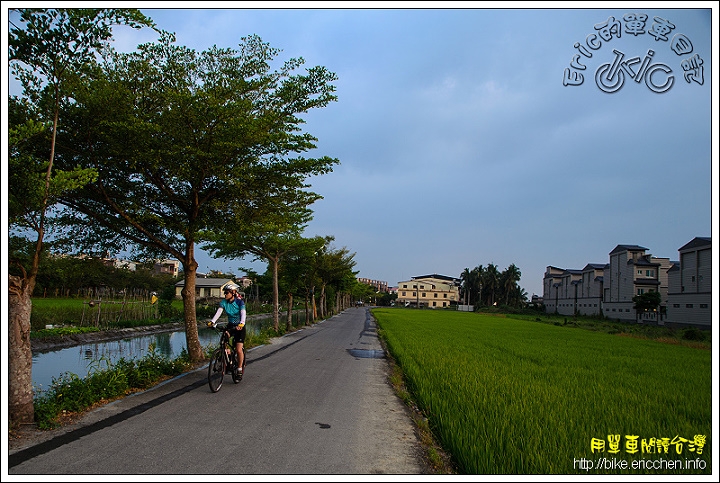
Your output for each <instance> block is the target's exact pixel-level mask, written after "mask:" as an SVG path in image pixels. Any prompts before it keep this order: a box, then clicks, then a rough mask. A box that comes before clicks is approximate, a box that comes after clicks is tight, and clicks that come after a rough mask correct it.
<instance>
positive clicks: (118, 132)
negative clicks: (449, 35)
mask: <svg viewBox="0 0 720 483" xmlns="http://www.w3.org/2000/svg"><path fill="white" fill-rule="evenodd" d="M279 52H280V51H279V50H277V49H274V48H272V47H270V46H269V45H268V44H267V43H265V42H263V41H262V40H261V39H260V38H259V37H258V36H254V35H253V36H249V37H243V38H242V39H241V43H240V45H239V48H238V49H230V48H218V47H217V46H213V47H211V48H209V49H208V50H205V51H203V52H197V51H195V50H193V49H189V48H187V47H183V46H178V45H176V44H175V43H174V36H173V35H172V34H170V33H168V32H163V33H162V35H161V36H160V39H159V41H157V42H151V43H147V44H143V45H140V46H138V49H137V51H135V52H131V53H118V52H115V51H112V50H108V51H106V52H105V54H104V56H103V58H102V61H101V62H99V63H98V65H97V72H96V75H95V77H94V78H93V79H92V81H90V82H87V83H83V84H78V85H76V86H75V90H74V92H73V94H74V99H75V102H74V103H73V104H71V105H68V106H65V110H64V115H65V117H66V118H67V119H68V120H69V122H67V123H66V124H65V129H64V130H63V131H62V132H60V133H58V150H57V157H58V161H57V162H58V164H59V165H61V166H63V167H66V166H80V167H83V168H92V169H94V170H96V171H97V173H98V178H97V180H96V181H94V182H92V183H89V184H87V185H86V186H84V187H83V188H82V189H81V190H79V191H77V192H75V193H73V195H72V196H64V197H60V203H61V204H62V205H64V206H65V207H66V208H67V211H66V216H65V218H64V222H65V223H66V224H67V225H68V226H70V227H72V230H73V235H74V237H73V240H75V241H77V242H79V243H80V244H81V245H82V246H83V247H88V246H93V247H95V248H96V249H97V248H102V249H103V250H104V249H111V250H113V251H114V250H118V249H122V248H125V247H126V246H128V245H129V246H132V247H135V248H137V250H139V251H142V252H144V253H145V254H146V255H150V254H153V253H155V254H158V255H161V256H164V257H173V258H176V259H178V260H179V261H180V262H181V263H182V265H183V273H184V276H185V288H184V290H183V300H184V307H185V308H184V310H185V322H186V333H187V334H188V352H189V354H190V357H191V358H193V359H198V358H200V357H202V353H201V348H200V345H199V342H198V339H197V324H196V320H195V275H196V270H197V262H196V260H195V249H196V245H197V244H198V243H202V242H205V241H209V240H210V239H211V234H217V233H222V232H224V231H225V230H229V229H233V228H234V227H237V226H238V225H237V224H232V223H228V222H229V221H230V220H232V219H236V218H239V219H244V220H246V221H248V220H249V221H251V222H253V223H254V222H258V223H263V221H262V220H264V219H265V217H268V216H270V214H272V213H277V212H278V210H290V211H291V212H292V213H296V214H297V213H303V210H305V209H306V207H307V206H308V205H309V204H310V203H312V202H313V201H314V200H315V199H317V198H318V195H317V194H315V193H312V192H311V191H309V190H308V189H307V188H308V186H307V185H306V183H305V180H306V178H308V177H310V176H317V175H321V174H324V173H327V172H329V171H331V170H332V166H333V165H334V164H336V163H337V162H338V161H337V160H336V159H333V158H329V157H319V158H306V157H303V156H300V155H299V154H300V153H303V152H305V151H309V150H311V149H314V148H315V144H314V143H315V141H316V139H315V138H314V137H313V136H312V135H310V134H309V133H306V132H303V130H302V125H303V124H304V121H303V119H302V118H301V115H302V114H303V113H306V112H307V111H309V110H310V109H314V108H322V107H325V106H326V105H327V104H328V103H330V102H333V101H335V100H336V96H335V94H334V90H335V87H334V85H333V84H332V82H333V81H334V80H336V76H335V75H334V74H333V73H331V72H329V71H328V70H327V69H326V68H324V67H320V66H317V67H312V68H309V69H306V71H305V73H297V72H295V71H296V70H297V69H299V68H301V67H302V66H303V64H304V60H303V59H302V58H298V59H290V60H288V61H286V62H285V63H283V64H282V66H281V67H280V68H279V69H278V70H272V68H271V64H272V62H273V60H274V58H275V57H276V56H277V55H278V54H279Z"/></svg>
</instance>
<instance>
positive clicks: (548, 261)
mask: <svg viewBox="0 0 720 483" xmlns="http://www.w3.org/2000/svg"><path fill="white" fill-rule="evenodd" d="M144 4H147V5H148V6H159V7H164V6H165V5H167V4H166V3H162V2H161V3H155V4H154V3H152V2H145V3H143V2H139V4H134V5H132V6H134V7H138V6H139V7H140V8H141V10H142V11H143V12H144V13H145V14H146V15H148V16H150V17H151V18H152V19H153V20H154V21H155V22H156V23H157V24H158V26H159V27H160V28H162V29H165V30H169V31H172V32H175V33H176V34H177V42H178V43H179V44H182V45H186V46H188V47H191V48H194V49H196V50H198V51H201V50H205V49H207V48H209V47H211V46H212V45H217V46H219V47H237V45H238V43H239V42H240V39H241V37H244V36H248V35H251V34H257V35H259V36H260V37H261V38H262V39H263V40H264V41H266V42H268V43H269V44H270V45H271V46H273V47H276V48H279V49H281V50H282V52H281V53H280V55H279V56H278V60H279V61H284V60H287V59H289V58H292V57H303V58H304V59H305V61H306V64H305V65H306V67H311V66H315V65H323V66H325V67H326V68H328V69H329V70H330V71H332V72H335V73H336V74H337V75H338V78H339V79H338V81H337V82H336V86H337V95H338V102H335V103H332V104H331V105H330V106H328V107H327V108H325V109H322V110H318V111H316V112H312V113H309V114H308V115H306V116H305V119H306V121H307V124H306V125H305V128H306V130H307V132H309V133H311V134H313V135H314V136H315V137H317V138H318V143H317V146H318V148H317V150H315V151H313V152H311V153H307V154H308V155H312V156H325V155H327V156H331V157H335V158H338V159H339V160H340V165H339V166H337V167H336V168H335V169H334V171H333V172H332V173H330V174H327V175H324V176H322V177H318V178H315V179H312V180H310V182H311V184H312V189H313V191H315V192H317V193H319V194H321V195H322V196H323V197H324V199H322V200H320V201H318V202H317V203H316V204H315V205H313V210H314V219H313V220H312V222H311V223H310V224H309V226H308V229H307V230H306V235H307V236H315V235H323V236H324V235H333V236H334V237H335V246H336V247H347V248H348V249H349V250H350V252H354V253H355V254H356V255H355V260H356V262H357V265H356V267H355V269H356V270H358V271H359V276H361V277H367V278H372V279H379V280H384V281H387V282H388V283H389V284H390V285H391V286H394V285H397V283H398V282H399V281H403V280H408V279H409V278H410V277H413V276H417V275H424V274H430V273H438V274H442V275H448V276H454V277H459V276H460V274H461V272H462V271H463V270H464V269H465V268H471V269H472V268H474V267H476V266H478V265H483V266H486V265H487V264H489V263H494V264H495V265H497V266H498V268H499V269H500V270H504V269H505V268H507V266H508V265H510V264H511V263H514V264H515V265H516V266H517V267H518V268H519V269H520V271H521V272H522V278H521V281H520V285H521V286H522V287H523V288H524V289H525V290H526V291H527V293H528V296H530V295H532V294H538V295H541V294H542V279H543V274H544V271H545V268H546V267H547V266H548V265H552V266H556V267H561V268H574V269H581V268H583V267H584V266H585V265H586V264H587V263H606V262H607V261H608V254H609V252H610V251H611V250H612V249H613V248H615V246H616V245H618V244H637V245H641V246H644V247H646V248H648V252H649V253H652V254H653V255H655V256H658V257H668V258H670V259H671V260H676V259H677V250H678V248H680V247H681V246H683V245H684V244H685V243H687V242H688V241H690V240H691V239H693V238H694V237H696V236H713V235H714V233H713V231H712V230H713V229H716V227H714V226H713V224H712V223H711V217H712V216H713V214H714V215H715V216H717V211H716V210H717V195H716V194H715V195H714V193H716V192H717V162H716V163H715V169H713V168H712V166H711V156H712V154H713V152H714V153H715V155H714V156H713V159H715V160H717V138H716V135H714V134H713V127H714V128H715V129H717V126H716V125H714V124H715V122H716V120H717V98H713V97H712V95H711V92H712V91H713V90H715V92H717V81H716V79H715V78H713V75H712V74H713V72H714V71H715V70H716V67H715V65H714V64H715V63H714V62H713V61H714V59H715V58H714V57H713V54H714V55H715V56H716V55H717V50H718V49H717V32H716V31H713V28H712V25H713V20H714V22H715V25H717V10H716V8H717V7H716V6H715V4H714V3H712V2H695V3H693V2H688V3H683V5H688V6H694V7H696V8H694V9H654V8H644V7H641V8H637V6H635V7H634V8H630V7H625V4H623V3H615V4H603V3H600V4H597V5H600V6H601V7H602V8H597V9H595V8H592V9H591V8H585V9H576V10H573V9H559V8H558V9H524V8H516V9H483V8H475V7H479V6H481V5H482V4H480V3H475V2H455V3H452V2H451V3H436V2H430V3H415V4H410V3H409V2H399V3H395V4H393V3H390V5H395V6H397V7H398V8H394V9H393V8H378V7H377V6H378V5H382V6H385V5H386V4H385V3H382V4H376V3H374V2H368V3H363V2H354V3H353V2H318V3H303V2H297V3H291V4H287V3H284V2H279V3H278V2H268V3H263V2H260V3H253V2H242V3H236V2H233V3H223V2H214V3H211V2H207V3H202V4H198V5H203V6H204V7H205V6H208V8H202V9H192V10H191V9H166V8H142V5H144ZM660 4H662V3H660ZM236 5H246V6H247V5H251V6H255V7H257V8H242V9H240V8H232V7H234V6H236ZM268 5H270V6H272V7H277V6H278V5H281V6H282V7H277V8H267V7H268ZM289 5H292V6H293V7H294V8H289V7H288V6H289ZM408 5H420V6H422V7H423V8H407V7H408ZM500 5H509V6H511V7H514V6H517V5H523V4H522V3H520V4H518V3H508V4H502V3H501V4H500ZM635 5H637V4H635ZM211 6H212V7H213V8H210V7H211ZM331 6H332V7H336V8H329V7H331ZM441 6H442V8H440V7H441ZM447 6H452V7H453V8H447ZM298 7H300V8H298ZM313 7H316V8H313ZM317 7H321V8H317ZM349 7H357V8H349ZM626 14H645V15H647V21H646V23H645V29H644V33H639V34H637V35H634V34H633V33H630V32H629V31H627V30H626V26H628V25H629V24H630V23H629V22H627V21H625V20H624V16H625V15H626ZM610 17H613V18H614V19H615V20H616V21H619V22H620V25H621V31H620V32H621V33H620V38H618V37H617V35H616V34H612V35H613V36H612V37H611V40H608V41H605V40H602V41H601V44H600V47H599V48H597V50H590V49H588V50H587V52H591V53H592V54H593V55H592V57H591V58H587V57H585V56H581V57H580V58H579V61H580V63H581V64H583V65H584V66H585V69H584V70H579V69H575V68H572V69H571V71H572V72H579V73H582V74H583V77H584V79H583V83H582V84H581V85H567V86H565V85H563V78H564V71H565V69H566V68H568V69H570V67H571V62H572V61H573V56H574V55H575V54H578V53H579V51H578V49H576V48H575V47H574V44H575V43H576V42H581V43H582V44H583V45H584V46H585V45H587V44H586V38H587V37H588V35H589V34H593V33H598V31H597V30H596V29H595V26H596V25H599V24H601V23H604V22H606V21H608V19H609V18H610ZM656 17H657V18H658V19H660V21H656V20H655V18H656ZM664 21H668V22H670V24H672V26H673V28H671V29H670V32H669V33H668V34H667V40H662V39H660V40H656V39H655V37H653V35H652V34H650V33H649V32H650V30H652V26H653V24H657V23H658V22H660V23H664V24H665V25H667V23H666V22H664ZM677 34H683V35H684V36H685V37H684V38H681V40H682V39H686V40H689V41H690V42H691V44H692V52H686V51H683V53H682V54H681V55H678V54H676V53H675V52H674V51H673V50H672V48H671V45H673V42H672V40H673V38H674V37H675V35H677ZM657 35H658V36H659V37H662V35H663V32H659V31H658V32H657ZM155 38H156V36H155V35H153V33H152V32H151V31H143V32H137V31H134V30H130V29H126V30H123V31H118V32H117V33H116V40H115V47H116V48H118V49H121V50H132V49H134V47H135V46H136V45H137V44H138V43H142V42H146V41H150V40H153V39H155ZM676 39H677V38H676ZM677 45H681V43H677ZM681 46H682V45H681ZM713 46H714V47H715V48H714V49H712V47H713ZM585 48H586V49H587V47H585ZM614 50H617V51H619V52H622V54H623V55H624V59H631V58H633V57H639V58H640V59H641V61H640V62H638V63H637V64H635V65H634V66H633V69H634V72H636V71H637V68H636V67H639V66H640V65H641V63H642V59H644V58H645V57H646V56H648V51H649V50H651V51H653V52H654V53H653V54H650V55H652V57H649V60H650V64H649V67H652V66H654V65H656V64H664V65H666V66H667V67H669V68H670V69H671V72H670V73H667V72H663V71H662V70H660V69H656V70H653V72H655V74H653V76H652V78H651V80H650V83H651V84H653V85H655V86H656V87H655V88H656V89H658V90H659V89H661V87H660V86H661V85H662V84H663V83H664V82H665V80H666V79H667V78H668V77H669V76H670V75H672V77H673V79H674V83H673V85H672V87H671V88H670V89H669V90H667V91H665V92H661V93H656V92H652V91H651V90H650V88H649V87H648V85H647V84H646V83H645V82H644V81H643V80H642V79H640V82H635V81H634V79H632V78H631V76H630V74H626V75H625V81H624V84H623V86H622V88H621V89H619V90H617V91H616V92H613V93H606V92H603V91H601V90H600V88H599V87H598V85H597V83H596V81H595V73H596V71H597V70H598V69H599V68H600V67H601V66H602V65H603V64H610V63H611V62H612V61H613V59H614V58H615V53H614ZM686 50H687V49H686ZM713 50H714V52H713ZM695 54H697V55H698V57H695V62H697V60H698V59H700V60H701V61H702V68H703V72H702V74H703V83H702V84H700V83H699V82H698V81H695V80H692V79H698V80H699V75H698V74H699V72H698V71H695V72H696V75H695V76H694V77H691V78H690V82H687V81H686V79H685V77H684V76H683V72H684V71H683V62H685V64H684V65H686V66H690V67H691V68H692V67H694V65H693V64H691V62H693V59H692V58H693V56H694V55H695ZM650 70H651V69H650V68H648V71H650ZM713 88H714V89H713ZM198 262H199V264H200V267H199V270H201V271H203V270H207V269H218V270H225V271H232V272H235V273H237V274H242V271H241V270H240V269H239V267H241V266H242V267H251V268H254V269H256V270H259V271H264V267H265V265H264V264H263V263H259V262H254V263H253V262H251V261H249V260H245V261H238V260H230V261H227V260H213V259H212V258H210V257H209V256H208V255H207V254H204V253H200V255H199V256H198Z"/></svg>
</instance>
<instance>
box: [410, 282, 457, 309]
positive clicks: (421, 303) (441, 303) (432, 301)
mask: <svg viewBox="0 0 720 483" xmlns="http://www.w3.org/2000/svg"><path fill="white" fill-rule="evenodd" d="M459 294H460V280H459V279H457V278H452V277H446V276H444V275H438V274H432V275H423V276H421V277H412V278H411V279H410V280H408V281H405V282H399V283H398V291H397V296H398V298H397V304H398V305H400V306H405V307H430V308H443V307H450V306H455V305H457V303H458V300H459Z"/></svg>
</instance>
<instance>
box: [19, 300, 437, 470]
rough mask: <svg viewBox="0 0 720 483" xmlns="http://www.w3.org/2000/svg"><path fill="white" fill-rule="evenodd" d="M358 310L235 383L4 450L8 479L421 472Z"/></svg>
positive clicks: (182, 383)
mask: <svg viewBox="0 0 720 483" xmlns="http://www.w3.org/2000/svg"><path fill="white" fill-rule="evenodd" d="M388 371H389V364H388V361H387V359H386V358H385V355H384V352H383V350H382V346H381V345H380V342H379V340H378V337H377V331H376V326H375V322H374V320H373V319H372V317H371V315H370V313H369V311H368V310H367V309H365V308H351V309H348V310H346V311H345V312H343V313H341V314H339V315H336V316H334V317H332V318H329V319H327V320H325V321H322V322H320V323H318V324H315V325H313V326H311V327H307V328H305V329H303V330H299V331H296V332H293V333H291V334H287V335H285V336H283V337H280V338H277V339H274V340H273V342H272V343H271V344H268V345H265V346H261V347H257V348H254V349H252V350H250V351H248V353H247V366H246V370H245V376H244V378H243V380H242V381H241V382H240V383H239V384H234V383H233V382H232V378H231V377H230V376H229V375H227V376H225V379H224V383H223V386H222V388H221V389H220V391H219V392H217V393H212V392H211V391H210V388H209V386H208V383H207V367H206V366H204V367H203V368H201V369H198V370H197V371H193V372H190V373H188V374H184V375H182V376H179V377H177V378H174V379H172V380H170V381H168V382H166V383H163V384H162V385H159V386H156V387H155V388H153V389H151V390H148V391H145V392H142V393H139V394H136V395H133V396H129V397H126V398H123V399H121V400H119V401H116V402H114V403H111V404H108V405H106V406H104V407H101V408H99V409H97V410H94V411H92V412H90V413H88V414H87V415H85V416H84V417H83V418H82V419H81V420H80V421H78V422H77V423H75V424H73V425H72V426H71V427H67V428H64V429H63V430H62V431H59V432H57V434H56V435H55V436H53V437H52V438H50V439H47V440H45V441H42V442H40V443H37V444H34V445H32V446H27V447H21V448H16V449H14V450H10V452H9V456H8V473H9V475H10V476H12V475H150V474H155V475H204V474H246V475H322V474H324V475H363V474H365V475H370V474H396V475H419V474H427V473H428V472H427V471H426V467H425V465H424V464H423V462H422V448H421V445H420V443H419V440H418V437H417V435H416V432H415V426H414V424H413V422H412V420H411V418H410V413H409V410H408V409H407V407H406V406H405V405H404V404H403V403H402V402H401V401H400V399H399V398H398V397H397V396H396V395H395V393H394V392H393V389H392V387H391V386H390V384H389V382H388Z"/></svg>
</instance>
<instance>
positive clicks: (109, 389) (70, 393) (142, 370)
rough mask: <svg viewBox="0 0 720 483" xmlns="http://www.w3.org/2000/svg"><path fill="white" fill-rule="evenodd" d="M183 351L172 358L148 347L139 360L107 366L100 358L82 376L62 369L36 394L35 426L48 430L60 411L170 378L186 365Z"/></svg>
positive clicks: (85, 406)
mask: <svg viewBox="0 0 720 483" xmlns="http://www.w3.org/2000/svg"><path fill="white" fill-rule="evenodd" d="M190 366H191V365H190V363H189V358H188V355H187V352H185V351H183V353H181V354H180V356H178V357H177V358H176V359H170V358H168V357H166V356H162V355H160V354H158V353H157V352H156V351H155V347H154V346H152V345H151V346H150V348H149V352H148V354H147V355H146V356H145V357H143V358H142V359H139V360H126V359H120V360H118V361H117V362H116V363H115V365H111V364H110V363H109V362H108V361H107V360H106V359H101V360H100V361H98V362H96V363H95V366H94V367H92V368H91V370H90V373H89V374H88V375H87V377H85V378H81V377H79V376H78V375H77V374H73V373H69V372H66V373H64V374H62V375H61V376H60V377H58V378H53V380H52V384H51V386H50V388H49V389H48V390H47V391H45V392H40V393H36V396H35V401H34V407H35V422H36V423H37V427H38V429H52V428H55V427H57V426H59V425H60V421H59V416H60V415H61V414H62V413H63V412H80V411H84V410H86V409H88V408H90V407H92V406H93V405H94V404H96V403H98V402H100V401H103V400H109V399H114V398H117V397H120V396H124V395H126V394H127V393H129V392H131V391H133V390H136V389H146V388H148V387H151V386H152V385H154V384H156V383H157V382H159V381H160V380H162V379H163V378H165V377H174V376H177V375H179V374H182V373H183V372H185V371H187V370H188V369H189V368H190Z"/></svg>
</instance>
